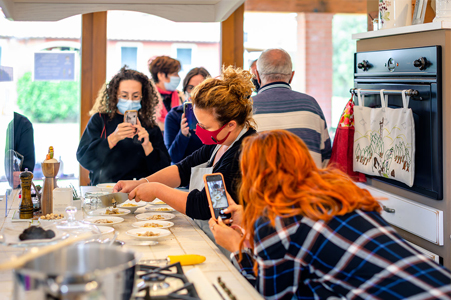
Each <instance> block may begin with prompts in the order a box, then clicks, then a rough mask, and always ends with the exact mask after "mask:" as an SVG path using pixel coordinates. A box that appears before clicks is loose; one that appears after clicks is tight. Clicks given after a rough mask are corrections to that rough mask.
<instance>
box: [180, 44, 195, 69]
mask: <svg viewBox="0 0 451 300" xmlns="http://www.w3.org/2000/svg"><path fill="white" fill-rule="evenodd" d="M192 52H193V50H192V49H191V48H177V59H178V60H179V61H180V63H181V64H182V70H184V71H186V68H184V66H191V57H192Z"/></svg>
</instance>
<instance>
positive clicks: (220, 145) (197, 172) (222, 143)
mask: <svg viewBox="0 0 451 300" xmlns="http://www.w3.org/2000/svg"><path fill="white" fill-rule="evenodd" d="M251 78H252V75H251V74H250V73H249V72H248V71H243V70H241V69H234V68H232V67H228V68H227V69H225V70H224V71H223V74H222V76H221V78H208V79H206V80H205V81H204V82H202V83H201V84H200V85H198V86H197V87H196V88H195V89H194V92H193V98H192V102H193V107H194V113H195V115H196V118H197V121H198V122H199V123H198V124H197V129H196V134H197V136H198V137H199V138H200V140H201V141H202V142H203V143H204V144H205V145H204V146H203V147H202V148H200V149H199V150H197V151H196V152H194V153H193V154H192V155H190V156H188V157H187V158H185V159H184V160H182V161H181V162H179V163H177V164H176V165H173V166H170V167H168V168H165V169H163V170H161V171H159V172H157V173H155V174H153V175H151V176H148V177H147V178H143V179H141V180H139V181H119V182H118V183H117V184H116V186H115V187H114V191H121V192H126V193H127V192H131V193H130V195H129V198H130V199H133V198H134V199H136V200H144V201H153V200H154V199H155V198H159V199H161V200H163V201H164V202H166V203H167V204H169V205H170V206H172V207H173V208H175V209H176V210H178V211H180V212H182V213H184V214H186V215H188V216H189V217H191V218H193V219H198V220H208V219H209V218H210V217H211V213H210V209H209V206H208V200H207V195H206V192H205V188H204V182H203V176H204V174H211V173H222V175H223V176H224V181H225V184H226V190H227V191H228V192H229V193H230V194H231V195H232V196H236V184H237V182H238V180H239V177H240V172H239V167H238V165H239V162H238V159H239V150H240V147H241V142H242V140H243V139H244V138H246V137H247V136H250V135H252V134H254V133H255V129H254V127H253V123H254V121H253V119H252V101H251V100H250V99H249V96H250V95H251V93H252V90H253V88H254V86H253V84H252V82H251ZM188 185H189V192H183V191H180V190H174V189H173V188H175V187H179V186H188ZM198 225H199V226H201V228H202V229H203V230H204V231H205V232H206V233H207V234H209V235H211V232H210V230H209V227H208V222H200V221H199V222H198Z"/></svg>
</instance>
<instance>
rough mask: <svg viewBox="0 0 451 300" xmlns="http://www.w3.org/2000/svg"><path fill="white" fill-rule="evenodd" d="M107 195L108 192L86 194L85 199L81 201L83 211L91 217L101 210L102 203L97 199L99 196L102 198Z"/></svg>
mask: <svg viewBox="0 0 451 300" xmlns="http://www.w3.org/2000/svg"><path fill="white" fill-rule="evenodd" d="M106 194H109V193H108V192H86V194H85V197H84V199H83V204H82V207H83V211H84V212H85V213H86V214H87V215H89V216H91V215H93V212H94V211H95V210H97V209H99V208H102V207H103V205H102V201H100V199H99V198H98V197H99V196H103V195H106Z"/></svg>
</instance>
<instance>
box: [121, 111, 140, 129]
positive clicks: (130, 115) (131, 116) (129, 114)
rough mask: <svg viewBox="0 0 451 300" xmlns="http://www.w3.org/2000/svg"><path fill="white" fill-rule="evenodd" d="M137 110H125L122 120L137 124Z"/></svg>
mask: <svg viewBox="0 0 451 300" xmlns="http://www.w3.org/2000/svg"><path fill="white" fill-rule="evenodd" d="M137 119H138V111H137V110H126V111H125V114H124V122H125V123H130V124H132V125H136V124H138V121H137Z"/></svg>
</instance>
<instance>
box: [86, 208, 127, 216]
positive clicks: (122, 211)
mask: <svg viewBox="0 0 451 300" xmlns="http://www.w3.org/2000/svg"><path fill="white" fill-rule="evenodd" d="M108 209H110V210H111V209H113V208H112V207H108ZM106 210H107V208H100V209H96V210H94V211H93V212H92V213H91V215H93V216H108V217H115V216H124V215H128V214H129V213H130V210H129V209H125V208H118V212H119V213H118V214H114V215H107V214H106Z"/></svg>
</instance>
